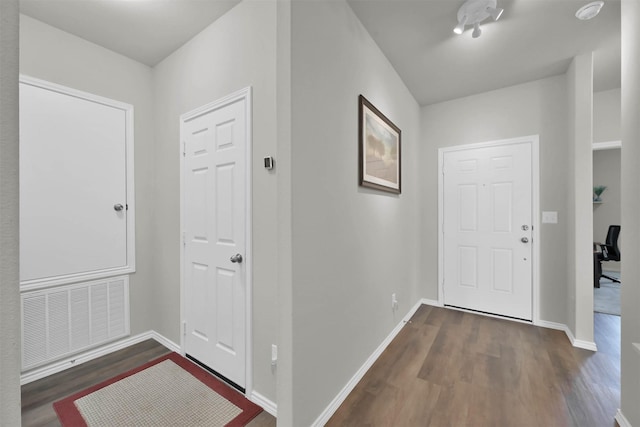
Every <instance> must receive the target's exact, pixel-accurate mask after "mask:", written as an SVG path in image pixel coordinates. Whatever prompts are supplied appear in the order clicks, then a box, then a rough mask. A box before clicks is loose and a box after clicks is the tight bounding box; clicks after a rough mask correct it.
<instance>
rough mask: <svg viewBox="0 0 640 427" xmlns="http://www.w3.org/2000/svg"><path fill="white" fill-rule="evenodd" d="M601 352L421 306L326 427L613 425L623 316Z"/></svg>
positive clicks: (602, 334) (600, 323)
mask: <svg viewBox="0 0 640 427" xmlns="http://www.w3.org/2000/svg"><path fill="white" fill-rule="evenodd" d="M595 322H596V327H595V330H596V343H597V345H598V348H599V350H600V351H598V352H597V353H593V352H591V351H587V350H581V349H577V348H574V347H572V346H571V344H570V343H569V340H568V339H567V337H566V335H565V334H564V332H561V331H555V330H551V329H544V328H538V327H535V326H531V325H528V324H522V323H517V322H510V321H506V320H500V319H495V318H490V317H484V316H479V315H476V314H470V313H464V312H460V311H453V310H448V309H443V308H438V307H430V306H422V307H421V308H420V309H419V310H418V311H417V312H416V314H415V315H414V316H413V318H412V319H411V321H410V322H409V323H408V324H407V325H406V326H405V327H404V328H403V330H402V331H401V332H400V333H399V334H398V336H397V337H396V338H395V339H394V340H393V342H392V343H391V344H390V345H389V347H388V348H387V349H386V350H385V351H384V352H383V354H382V355H381V356H380V358H379V359H378V360H377V361H376V363H375V364H374V365H373V367H372V368H371V369H370V370H369V371H368V372H367V374H366V375H365V377H364V378H363V379H362V380H361V381H360V383H359V384H358V385H357V386H356V388H355V389H354V390H353V392H352V393H351V394H350V395H349V396H348V397H347V399H346V400H345V402H344V403H343V404H342V406H341V407H340V408H339V409H338V411H337V412H336V413H335V414H334V416H333V417H332V418H331V419H330V420H329V422H328V423H327V426H329V427H330V426H394V427H402V426H407V427H413V426H424V427H427V426H438V427H440V426H474V427H483V426H492V427H493V426H519V427H528V426H531V427H537V426H544V427H555V426H558V427H560V426H576V427H578V426H579V427H590V426H593V427H606V426H615V425H616V423H615V421H614V416H615V413H616V410H617V408H618V407H619V405H620V318H619V317H617V316H610V315H605V314H600V313H596V314H595Z"/></svg>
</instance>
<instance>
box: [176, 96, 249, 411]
mask: <svg viewBox="0 0 640 427" xmlns="http://www.w3.org/2000/svg"><path fill="white" fill-rule="evenodd" d="M240 100H244V101H245V114H246V118H247V120H246V126H247V127H246V129H245V131H246V136H247V141H246V143H247V145H246V148H245V161H246V165H247V167H246V168H245V173H246V176H245V178H246V179H245V197H246V199H245V216H246V221H245V239H246V241H245V248H246V251H245V261H243V264H244V265H245V274H246V276H245V277H246V290H247V292H246V300H245V308H246V310H245V313H246V317H245V345H246V360H245V375H246V376H245V396H246V397H247V398H250V396H251V394H252V391H253V327H252V325H253V320H252V319H253V316H252V314H253V298H252V296H253V268H252V266H253V247H252V244H251V243H252V241H253V239H252V237H253V236H252V224H253V221H252V206H251V200H252V188H253V185H252V166H253V161H252V153H253V150H252V147H253V134H252V128H253V126H252V116H251V112H252V88H251V86H249V87H246V88H244V89H241V90H238V91H237V92H234V93H232V94H230V95H227V96H225V97H224V98H220V99H218V100H216V101H213V102H211V103H209V104H206V105H203V106H202V107H199V108H196V109H195V110H191V111H189V112H188V113H185V114H182V115H181V116H180V141H179V144H178V146H179V147H178V148H179V156H180V353H181V354H182V355H183V356H184V355H185V342H184V341H185V332H186V330H185V326H186V323H185V322H186V321H185V319H186V301H185V277H184V276H185V271H184V249H185V247H184V230H185V215H184V210H185V200H184V194H185V188H184V169H185V168H184V161H185V158H184V155H183V153H184V124H185V122H187V121H188V120H191V119H193V118H195V117H198V116H200V115H203V114H206V113H208V112H209V111H212V110H217V109H220V108H222V107H224V106H226V105H229V104H233V103H235V102H237V101H240Z"/></svg>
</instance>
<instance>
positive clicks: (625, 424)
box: [615, 409, 631, 427]
mask: <svg viewBox="0 0 640 427" xmlns="http://www.w3.org/2000/svg"><path fill="white" fill-rule="evenodd" d="M615 418H616V421H617V422H618V425H619V426H620V427H631V423H630V422H629V420H628V419H626V418H625V416H624V414H623V413H622V411H621V410H620V409H618V412H616V417H615Z"/></svg>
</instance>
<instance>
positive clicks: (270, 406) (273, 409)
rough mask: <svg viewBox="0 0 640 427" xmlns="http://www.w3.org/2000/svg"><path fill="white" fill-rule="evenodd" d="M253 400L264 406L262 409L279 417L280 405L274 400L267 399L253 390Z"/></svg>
mask: <svg viewBox="0 0 640 427" xmlns="http://www.w3.org/2000/svg"><path fill="white" fill-rule="evenodd" d="M251 401H252V402H253V403H255V404H256V405H258V406H260V407H262V409H264V410H265V411H266V412H268V413H270V414H271V415H273V416H274V417H276V418H277V417H278V405H276V404H275V403H274V402H272V401H271V400H269V399H267V398H266V397H264V396H263V395H261V394H260V393H258V392H257V391H253V392H251Z"/></svg>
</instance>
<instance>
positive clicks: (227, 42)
mask: <svg viewBox="0 0 640 427" xmlns="http://www.w3.org/2000/svg"><path fill="white" fill-rule="evenodd" d="M275 22H276V2H260V1H251V2H242V3H240V4H239V5H238V6H236V7H235V8H233V9H232V10H231V11H230V12H228V13H227V14H225V15H224V16H223V17H221V18H220V19H218V20H217V21H215V22H214V23H213V24H212V25H210V26H209V27H207V28H206V29H205V30H203V31H202V32H201V33H200V34H198V35H197V36H196V37H195V38H193V39H192V40H191V41H189V42H188V43H187V44H185V45H184V46H182V47H181V48H180V49H178V50H177V51H176V52H174V53H173V54H172V55H170V56H169V57H168V58H166V59H165V60H164V61H162V62H161V63H160V64H158V65H157V66H156V67H155V68H154V93H155V129H156V144H155V147H154V151H155V153H154V154H153V155H155V159H154V160H155V162H156V165H157V170H158V173H157V174H156V180H155V192H154V203H155V204H154V207H155V213H156V214H155V224H154V235H153V248H154V251H155V252H156V272H157V274H156V276H155V283H154V289H153V293H154V297H155V313H156V315H155V317H154V319H153V325H154V327H155V328H157V331H158V332H160V333H161V334H162V335H164V336H166V337H167V338H169V339H171V340H173V341H174V342H176V343H179V342H180V335H179V331H180V304H179V301H180V173H179V172H180V157H179V150H178V149H179V143H180V128H179V124H180V123H179V118H180V115H181V114H183V113H186V112H188V111H190V110H193V109H194V108H197V107H200V106H202V105H204V104H207V103H209V102H212V101H215V100H216V99H219V98H221V97H223V96H226V95H228V94H230V93H232V92H235V91H237V90H239V89H242V88H244V87H247V86H252V87H253V159H254V160H253V197H252V204H253V218H252V222H253V260H252V263H253V357H254V360H253V370H254V389H255V390H256V391H257V392H259V393H260V394H262V395H263V396H266V397H267V398H269V399H271V400H272V401H274V402H275V400H276V393H275V390H276V382H275V372H273V371H272V370H271V344H273V343H276V342H277V341H276V340H277V325H278V312H277V304H278V298H277V294H278V287H277V263H278V256H277V237H278V234H277V231H278V230H277V221H278V218H277V214H278V207H277V204H276V197H277V193H276V189H277V186H276V179H277V178H276V177H277V173H278V166H277V165H278V153H277V152H276V149H277V147H276V74H275V73H276V25H275ZM269 155H271V156H274V157H275V158H276V169H275V171H274V172H269V171H267V170H265V169H264V167H263V165H262V158H263V157H265V156H269ZM249 262H251V261H249Z"/></svg>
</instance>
